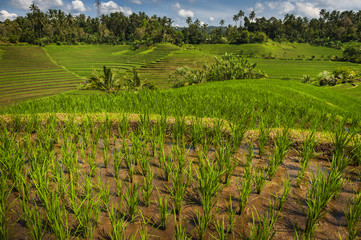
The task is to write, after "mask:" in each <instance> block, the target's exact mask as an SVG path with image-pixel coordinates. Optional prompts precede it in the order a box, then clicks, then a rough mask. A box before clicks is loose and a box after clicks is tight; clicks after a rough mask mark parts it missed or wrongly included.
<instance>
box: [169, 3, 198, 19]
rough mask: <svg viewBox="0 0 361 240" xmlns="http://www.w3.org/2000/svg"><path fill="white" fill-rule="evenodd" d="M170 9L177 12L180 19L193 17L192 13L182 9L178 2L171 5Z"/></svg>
mask: <svg viewBox="0 0 361 240" xmlns="http://www.w3.org/2000/svg"><path fill="white" fill-rule="evenodd" d="M172 8H173V9H175V10H177V11H178V16H179V17H182V18H187V17H191V18H192V17H194V12H192V11H191V10H186V9H184V8H182V6H181V5H180V3H179V2H176V3H175V4H173V5H172Z"/></svg>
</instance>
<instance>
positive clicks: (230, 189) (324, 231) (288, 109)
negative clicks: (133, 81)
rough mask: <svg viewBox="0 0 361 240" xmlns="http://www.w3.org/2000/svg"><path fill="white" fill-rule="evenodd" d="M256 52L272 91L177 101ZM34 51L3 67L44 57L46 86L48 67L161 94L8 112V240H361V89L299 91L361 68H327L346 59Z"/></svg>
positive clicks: (165, 48) (2, 231) (241, 83)
mask: <svg viewBox="0 0 361 240" xmlns="http://www.w3.org/2000/svg"><path fill="white" fill-rule="evenodd" d="M269 44H270V45H269ZM251 47H253V48H254V50H257V53H247V55H248V56H249V57H250V60H251V61H253V62H257V64H258V67H259V68H261V69H264V70H265V71H266V72H267V73H268V75H269V76H270V78H268V79H257V80H255V79H248V80H232V81H225V82H212V83H206V84H200V85H195V86H187V87H183V88H177V89H172V88H168V87H169V86H170V84H169V83H168V82H167V80H166V79H167V74H168V72H172V71H173V70H174V69H176V68H177V67H179V66H182V65H185V64H187V65H190V66H194V67H197V66H198V64H200V62H211V61H213V60H212V59H213V57H214V55H217V56H220V55H221V54H222V53H223V52H235V53H237V52H239V51H241V50H242V51H246V50H249V49H250V48H251ZM28 48H30V49H29V52H32V53H31V54H30V53H26V52H22V51H21V49H22V47H12V48H10V47H2V51H0V57H1V59H0V61H1V62H9V64H10V63H11V61H4V59H10V58H9V57H8V58H5V57H6V54H9V53H10V52H9V51H10V50H11V51H14V52H16V51H17V54H18V55H19V56H20V55H21V54H22V55H21V56H23V55H31V56H34V54H35V52H36V54H38V55H40V56H42V57H43V58H40V57H39V60H38V61H39V62H37V61H35V60H34V61H32V62H33V63H29V61H28V63H27V64H28V65H29V67H28V69H31V68H33V69H32V70H33V71H39V72H38V74H39V76H42V74H43V73H44V72H46V70H47V68H46V67H45V66H48V68H49V72H52V74H53V72H56V71H59V72H60V71H62V72H63V73H64V74H70V75H72V76H74V78H75V79H77V81H79V80H83V79H84V77H87V76H88V75H89V74H91V69H92V68H100V67H102V66H103V65H104V64H106V65H109V66H112V67H113V68H114V69H119V70H120V71H122V72H127V71H130V70H131V69H132V68H133V67H136V68H137V71H138V72H139V75H140V76H141V77H142V78H147V79H148V80H152V79H153V80H154V81H156V82H157V83H159V85H160V86H161V89H159V90H157V91H150V90H141V91H127V92H120V93H118V94H104V93H100V92H96V91H80V90H77V91H68V92H65V93H62V94H58V95H55V96H50V97H44V98H37V99H31V100H26V101H22V102H19V103H16V104H12V105H8V104H4V105H2V106H1V108H0V143H1V144H0V173H1V174H0V195H1V196H2V198H0V200H1V201H0V239H247V240H251V239H360V238H361V138H360V132H361V111H360V105H361V100H360V99H359V97H360V95H359V94H358V86H353V85H343V86H336V87H315V86H312V85H308V84H303V83H301V82H300V81H299V79H301V78H302V75H305V74H309V75H312V76H315V75H317V74H318V73H319V72H321V71H323V70H330V71H331V70H333V69H334V68H336V67H338V66H348V67H351V68H355V69H356V68H358V67H359V66H358V65H355V64H348V63H340V62H333V61H329V59H328V57H327V56H329V55H337V54H341V52H340V51H338V50H334V49H328V48H318V47H312V46H309V45H303V44H271V43H267V44H265V45H261V44H259V45H240V46H232V45H214V46H211V45H209V46H208V45H200V46H187V45H185V46H183V47H181V48H180V47H175V46H172V45H168V44H164V45H157V46H153V47H142V48H140V49H137V50H135V51H133V50H129V47H127V46H47V47H46V48H45V49H42V48H35V47H28ZM15 49H19V50H15ZM285 49H288V50H285ZM262 51H263V52H264V54H267V55H268V56H269V55H270V56H271V58H270V59H265V58H264V57H262V56H261V55H262V54H263V52H262ZM267 51H271V54H270V53H269V52H267ZM284 52H286V53H284ZM14 54H15V53H14ZM298 55H300V58H299V59H296V58H298ZM302 55H303V56H302ZM313 55H314V56H315V57H312V56H313ZM36 56H37V55H36ZM322 56H323V57H322ZM29 57H30V56H29ZM34 58H35V57H34ZM309 58H311V59H314V60H310V59H309ZM41 59H43V60H41ZM15 61H16V60H15V59H14V60H13V65H12V66H16V64H15ZM18 61H19V62H20V61H21V60H20V59H19V60H18ZM24 61H25V60H24ZM32 64H33V65H32ZM31 65H32V67H31ZM2 66H3V65H1V67H2ZM40 66H42V67H40ZM317 66H318V67H317ZM17 68H18V70H16V71H19V72H24V71H22V69H23V68H22V67H21V66H20V65H19V66H18V67H17ZM38 68H39V69H38ZM53 68H54V69H58V70H53ZM14 69H16V68H15V67H14ZM24 69H26V68H24ZM14 71H15V70H14ZM27 71H30V70H27ZM1 74H4V75H5V73H3V71H0V76H1ZM301 74H302V75H301ZM14 75H16V73H14ZM19 76H20V75H19ZM284 76H285V78H286V77H287V79H288V80H282V79H283V78H284ZM8 78H9V79H10V76H8ZM4 79H5V77H4ZM13 79H14V81H15V80H17V79H18V78H17V75H16V76H14V77H13ZM19 79H20V78H19ZM19 81H20V80H19ZM8 82H10V81H8ZM34 82H35V80H34ZM69 82H70V81H69ZM34 85H35V84H34ZM17 86H19V84H18V85H17ZM14 88H15V87H14ZM0 89H1V90H0V91H2V88H0ZM49 89H51V88H49ZM352 89H355V90H352ZM30 90H31V89H30ZM30 90H29V91H30ZM9 91H10V90H9ZM49 91H50V90H49ZM30 92H31V91H30ZM19 96H21V94H19ZM8 101H9V102H11V101H13V100H12V99H9V100H8Z"/></svg>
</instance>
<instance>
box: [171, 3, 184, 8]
mask: <svg viewBox="0 0 361 240" xmlns="http://www.w3.org/2000/svg"><path fill="white" fill-rule="evenodd" d="M173 8H175V9H181V8H182V7H181V5H180V3H179V2H176V3H175V4H174V5H173Z"/></svg>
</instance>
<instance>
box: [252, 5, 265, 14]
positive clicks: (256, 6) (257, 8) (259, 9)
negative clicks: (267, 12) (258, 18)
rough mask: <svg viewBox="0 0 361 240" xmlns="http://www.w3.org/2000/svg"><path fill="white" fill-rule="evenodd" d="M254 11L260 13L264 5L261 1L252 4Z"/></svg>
mask: <svg viewBox="0 0 361 240" xmlns="http://www.w3.org/2000/svg"><path fill="white" fill-rule="evenodd" d="M254 11H255V12H256V13H261V12H263V11H264V5H263V4H262V3H256V5H255V6H254Z"/></svg>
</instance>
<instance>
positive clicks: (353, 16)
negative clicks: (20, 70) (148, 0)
mask: <svg viewBox="0 0 361 240" xmlns="http://www.w3.org/2000/svg"><path fill="white" fill-rule="evenodd" d="M233 21H234V22H235V24H234V25H232V24H229V25H228V26H225V22H224V20H221V21H220V22H219V26H216V27H215V26H208V25H207V24H203V23H201V21H200V20H198V19H196V20H194V21H193V19H192V18H187V20H186V23H187V26H186V27H182V28H179V27H174V26H173V20H172V19H171V18H168V17H159V16H157V15H153V16H148V15H147V14H146V13H144V12H139V13H132V14H131V15H129V16H126V15H124V14H123V13H122V12H115V13H110V14H103V15H101V16H100V17H89V16H86V15H84V14H80V15H77V16H73V15H72V14H71V13H65V12H63V11H62V10H56V9H49V10H48V11H46V12H43V11H41V10H40V9H39V7H38V6H36V5H35V4H32V5H31V6H30V11H29V12H28V13H27V14H26V16H19V17H17V18H16V19H15V20H13V21H11V20H5V21H4V22H0V43H30V44H38V45H45V44H51V43H56V44H77V43H87V44H100V43H103V44H135V45H141V44H154V43H163V42H171V43H173V44H177V45H180V44H183V43H190V44H200V43H236V44H239V43H253V42H264V41H266V39H267V38H270V39H272V40H274V41H288V42H302V43H311V44H319V45H327V46H331V47H339V46H341V43H342V42H348V41H361V11H358V12H354V11H342V12H340V11H337V10H334V11H332V12H329V11H326V10H325V9H323V10H321V11H320V15H319V18H312V19H309V18H307V17H303V18H302V17H298V16H295V15H294V14H286V15H285V16H284V18H283V19H277V18H275V17H271V18H269V19H266V18H265V17H259V18H257V17H256V14H255V12H254V11H252V12H251V13H250V14H249V15H246V14H245V13H244V12H243V11H242V10H240V11H239V12H238V13H237V14H235V15H234V16H233Z"/></svg>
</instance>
